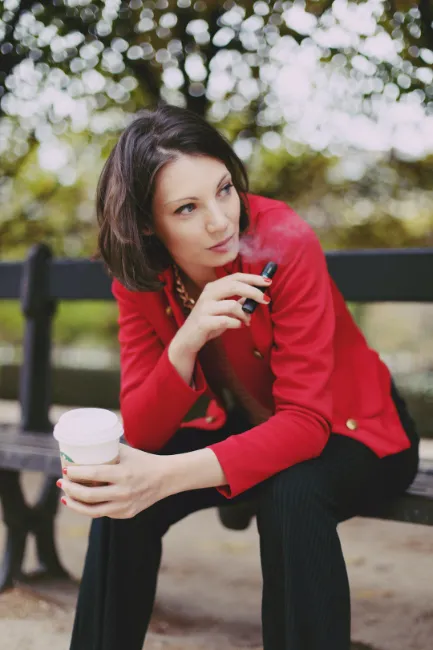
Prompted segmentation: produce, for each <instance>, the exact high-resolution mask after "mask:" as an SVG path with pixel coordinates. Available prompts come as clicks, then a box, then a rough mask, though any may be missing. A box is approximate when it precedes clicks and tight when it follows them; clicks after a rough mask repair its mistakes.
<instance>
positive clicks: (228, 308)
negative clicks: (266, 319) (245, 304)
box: [212, 300, 251, 325]
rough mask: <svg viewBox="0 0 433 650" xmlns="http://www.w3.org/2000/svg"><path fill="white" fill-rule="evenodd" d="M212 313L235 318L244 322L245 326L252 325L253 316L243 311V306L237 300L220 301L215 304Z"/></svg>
mask: <svg viewBox="0 0 433 650" xmlns="http://www.w3.org/2000/svg"><path fill="white" fill-rule="evenodd" d="M212 313H213V314H214V315H215V316H217V315H227V316H235V317H236V318H239V319H240V320H242V321H243V322H244V323H245V325H249V324H250V320H251V316H250V314H246V313H245V312H244V311H242V306H241V305H240V304H239V303H238V301H237V300H218V301H216V302H215V303H214V306H213V308H212Z"/></svg>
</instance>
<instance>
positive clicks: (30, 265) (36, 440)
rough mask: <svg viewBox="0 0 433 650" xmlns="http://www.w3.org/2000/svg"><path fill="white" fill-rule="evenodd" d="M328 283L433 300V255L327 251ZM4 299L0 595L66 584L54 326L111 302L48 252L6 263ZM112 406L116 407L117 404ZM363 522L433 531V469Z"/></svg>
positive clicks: (81, 270) (0, 282)
mask: <svg viewBox="0 0 433 650" xmlns="http://www.w3.org/2000/svg"><path fill="white" fill-rule="evenodd" d="M326 257H327V262H328V266H329V270H330V272H331V275H332V276H333V278H334V279H335V281H336V282H337V284H338V286H339V287H340V289H341V291H342V293H343V295H344V297H345V299H346V300H348V301H352V302H355V303H356V302H359V303H363V302H365V303H368V302H433V281H432V278H433V249H404V250H360V251H338V252H330V253H327V255H326ZM0 299H3V300H8V299H10V300H12V299H15V300H16V299H19V300H20V303H21V309H22V313H23V317H24V318H25V334H24V342H23V363H22V367H21V371H20V387H19V401H20V408H21V420H20V422H19V423H18V424H17V425H14V426H11V425H6V424H3V425H1V424H0V498H1V503H2V509H3V520H4V523H5V525H6V529H7V536H6V545H5V549H4V555H3V558H2V563H1V565H0V591H2V590H4V589H6V588H8V587H11V586H13V584H15V583H16V582H20V581H22V580H26V579H32V578H33V579H34V578H35V577H37V578H41V577H45V578H47V577H48V578H67V577H68V576H67V573H66V571H65V570H64V569H63V567H62V565H61V563H60V561H59V558H58V554H57V551H56V545H55V538H54V532H55V531H54V529H55V518H56V513H57V508H58V501H59V490H58V488H57V487H56V480H57V478H58V477H59V476H60V473H61V472H60V461H59V455H58V449H57V445H56V443H55V441H54V440H53V438H52V436H51V432H52V423H51V422H50V419H49V408H50V403H51V400H50V394H51V390H50V384H51V374H52V372H51V371H52V369H51V362H50V350H51V337H52V334H51V328H52V322H53V318H54V316H55V311H56V305H57V303H58V302H59V301H72V300H113V296H112V294H111V289H110V280H109V278H108V276H107V274H106V273H105V271H104V269H103V266H102V264H101V263H100V262H93V261H90V260H68V259H59V260H56V259H52V255H51V252H50V249H49V248H48V247H47V246H45V245H44V244H38V245H36V246H34V247H33V248H32V249H31V250H30V253H29V255H28V257H27V259H26V260H25V262H23V263H21V262H3V263H0ZM113 407H116V405H114V404H113ZM28 470H32V471H37V472H42V473H43V474H44V475H45V481H44V484H43V487H42V490H41V492H40V494H39V496H38V499H37V501H36V503H35V505H33V506H29V505H28V503H26V500H25V498H24V496H23V492H22V489H21V485H20V473H21V472H23V471H28ZM236 508H237V506H234V507H230V508H222V509H220V518H221V521H222V522H223V524H224V525H226V526H228V527H230V528H234V529H236V528H238V529H241V528H243V527H245V525H246V522H248V521H249V518H250V517H251V516H252V515H253V514H254V513H253V512H246V511H245V506H244V507H243V509H242V508H241V507H240V509H238V510H236ZM364 516H368V517H377V518H380V519H391V520H396V521H405V522H413V523H418V524H425V525H433V463H432V462H430V463H429V462H427V461H425V460H421V464H420V468H419V472H418V475H417V477H416V479H415V481H414V483H413V485H412V486H411V488H410V489H409V490H408V492H407V493H406V494H405V495H404V496H403V497H401V498H398V499H393V500H389V501H387V502H380V503H377V504H376V505H375V506H374V508H372V509H371V510H369V512H366V513H365V514H364ZM29 534H33V535H34V536H35V539H36V549H37V554H38V560H39V563H40V569H39V570H38V571H37V572H36V574H35V575H34V576H24V575H23V573H22V563H23V557H24V550H25V544H26V539H27V536H28V535H29Z"/></svg>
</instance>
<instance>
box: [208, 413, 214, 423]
mask: <svg viewBox="0 0 433 650" xmlns="http://www.w3.org/2000/svg"><path fill="white" fill-rule="evenodd" d="M206 422H209V424H211V422H215V417H214V416H213V415H207V416H206Z"/></svg>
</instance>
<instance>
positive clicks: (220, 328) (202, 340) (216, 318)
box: [176, 273, 271, 354]
mask: <svg viewBox="0 0 433 650" xmlns="http://www.w3.org/2000/svg"><path fill="white" fill-rule="evenodd" d="M270 285H271V282H269V281H267V279H266V278H264V277H263V276H261V275H255V274H252V273H233V274H232V275H227V276H225V277H223V278H219V279H218V280H214V281H213V282H208V284H207V285H206V286H205V288H204V289H203V291H202V293H201V294H200V297H199V298H198V300H197V302H196V304H195V305H194V307H193V309H192V310H191V313H190V314H189V316H188V318H187V319H186V321H185V323H184V324H183V325H182V327H181V328H180V329H179V331H178V332H177V334H176V338H177V339H178V344H181V345H182V347H183V348H184V349H185V350H188V351H190V352H192V353H195V354H197V353H198V352H199V350H201V348H202V347H203V346H204V345H205V344H206V343H207V342H208V341H211V340H212V339H214V338H216V337H218V336H220V335H221V334H222V333H223V332H225V330H227V329H238V328H240V327H242V325H243V324H245V325H247V326H248V325H249V324H250V320H251V315H250V314H246V313H245V312H244V311H243V310H242V305H243V303H244V302H245V300H246V299H247V298H252V299H253V300H255V301H256V302H258V303H259V304H260V303H261V304H265V305H266V304H268V303H269V298H268V297H266V296H265V295H264V294H263V292H262V291H260V289H258V288H257V287H264V288H267V287H269V286H270ZM234 296H240V298H239V299H238V300H236V299H234V298H233V297H234Z"/></svg>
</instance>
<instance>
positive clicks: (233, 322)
mask: <svg viewBox="0 0 433 650" xmlns="http://www.w3.org/2000/svg"><path fill="white" fill-rule="evenodd" d="M214 321H215V322H214V325H215V327H214V329H219V328H221V329H222V330H227V329H231V330H233V329H239V328H240V327H242V325H243V321H241V320H238V319H237V318H232V317H231V316H215V318H214Z"/></svg>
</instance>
